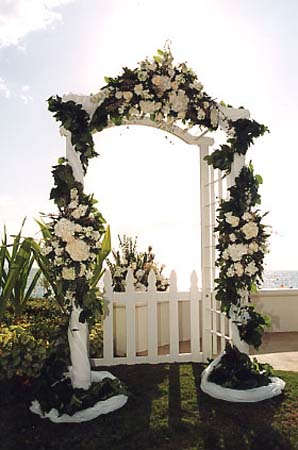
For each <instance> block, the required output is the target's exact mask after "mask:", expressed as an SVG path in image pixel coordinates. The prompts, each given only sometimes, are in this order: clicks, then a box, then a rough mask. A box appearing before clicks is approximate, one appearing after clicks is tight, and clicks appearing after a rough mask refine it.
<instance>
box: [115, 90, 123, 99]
mask: <svg viewBox="0 0 298 450" xmlns="http://www.w3.org/2000/svg"><path fill="white" fill-rule="evenodd" d="M115 98H116V99H117V100H121V98H122V92H121V91H117V92H116V93H115Z"/></svg>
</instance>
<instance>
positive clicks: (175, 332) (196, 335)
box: [92, 270, 203, 366]
mask: <svg viewBox="0 0 298 450" xmlns="http://www.w3.org/2000/svg"><path fill="white" fill-rule="evenodd" d="M190 278H191V279H190V289H189V291H178V290H177V278H176V274H175V272H172V273H171V275H170V279H169V281H170V287H169V290H168V291H166V292H159V291H157V290H156V286H155V284H156V278H155V274H154V272H153V271H151V272H150V274H149V279H148V284H149V285H148V289H147V291H144V292H138V291H137V292H136V291H135V288H134V285H133V283H134V281H135V280H134V278H133V274H132V271H131V270H129V271H128V274H127V277H126V292H113V289H112V278H111V273H110V271H109V270H107V271H106V273H105V276H104V289H105V299H106V300H107V301H108V308H109V315H108V316H107V317H106V318H105V320H104V322H103V357H102V358H93V360H92V362H93V364H95V365H108V366H112V365H116V364H138V363H150V364H153V363H154V364H156V363H165V362H187V361H193V362H201V361H203V350H202V345H203V344H202V337H203V336H202V309H203V305H202V291H201V290H199V288H198V277H197V275H196V273H195V272H193V273H192V274H191V277H190ZM164 306H166V307H167V308H164ZM140 307H141V308H142V309H143V311H142V314H137V312H138V308H140ZM119 308H122V309H125V314H123V315H121V316H122V317H121V322H122V323H119V321H118V323H117V321H115V320H114V319H115V315H117V314H118V313H119ZM161 308H163V310H162V309H161ZM166 310H167V311H166ZM117 326H118V328H119V327H124V328H125V333H120V335H119V333H117ZM165 329H166V330H168V332H166V333H165ZM117 334H118V337H117ZM144 334H146V336H144ZM167 335H168V336H167ZM119 337H120V339H122V340H123V339H124V340H125V342H124V351H123V355H121V354H120V355H119V353H118V355H117V351H116V350H117V348H119V343H118V342H117V338H119ZM144 338H145V339H144ZM140 340H141V341H142V343H141V345H143V346H144V342H145V346H146V347H147V348H141V351H140V349H138V343H139V341H140ZM121 344H122V345H123V342H122V343H121ZM181 347H184V348H181Z"/></svg>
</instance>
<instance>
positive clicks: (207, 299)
mask: <svg viewBox="0 0 298 450" xmlns="http://www.w3.org/2000/svg"><path fill="white" fill-rule="evenodd" d="M199 147H200V173H201V180H200V184H201V247H202V249H203V251H202V256H201V271H202V316H203V317H202V322H203V333H202V340H203V359H204V361H207V358H210V357H212V335H211V330H212V321H211V292H212V284H213V281H212V257H211V245H212V242H211V233H212V229H211V223H212V218H211V211H210V207H209V206H208V205H210V203H211V201H212V200H213V199H211V192H210V170H211V168H210V166H209V165H207V164H206V161H205V160H204V157H205V156H207V155H208V154H209V145H208V143H200V144H199Z"/></svg>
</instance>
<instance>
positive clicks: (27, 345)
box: [0, 299, 102, 380]
mask: <svg viewBox="0 0 298 450" xmlns="http://www.w3.org/2000/svg"><path fill="white" fill-rule="evenodd" d="M67 327H68V317H67V316H66V315H65V314H63V312H62V311H61V309H60V308H59V307H58V306H57V304H56V303H54V302H51V301H49V300H44V299H34V300H30V301H29V302H28V304H27V305H26V310H25V312H24V314H23V315H22V316H21V317H18V318H16V317H15V316H14V314H13V312H9V311H6V312H5V315H4V316H3V321H2V324H1V325H0V380H9V379H12V378H15V377H28V378H37V377H39V375H40V373H41V370H42V368H43V366H44V365H45V364H48V361H49V359H50V360H51V361H53V360H56V361H64V363H66V364H69V362H70V358H69V347H68V340H67ZM101 355H102V324H101V322H100V321H98V322H96V323H95V325H94V326H93V327H92V329H91V331H90V356H91V357H100V356H101Z"/></svg>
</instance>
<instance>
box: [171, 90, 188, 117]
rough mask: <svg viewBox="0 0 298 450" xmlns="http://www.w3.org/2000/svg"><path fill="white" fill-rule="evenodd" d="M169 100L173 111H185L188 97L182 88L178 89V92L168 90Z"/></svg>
mask: <svg viewBox="0 0 298 450" xmlns="http://www.w3.org/2000/svg"><path fill="white" fill-rule="evenodd" d="M169 100H170V103H171V108H172V110H173V111H175V112H180V111H186V109H187V105H188V102H189V98H188V97H187V95H186V94H185V92H184V91H183V89H179V90H178V93H176V92H173V91H172V92H170V94H169Z"/></svg>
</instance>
